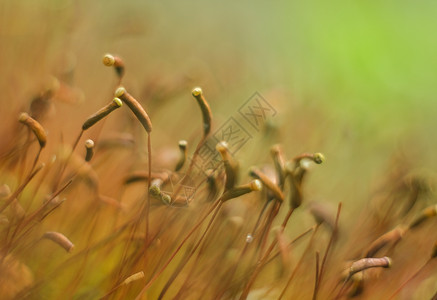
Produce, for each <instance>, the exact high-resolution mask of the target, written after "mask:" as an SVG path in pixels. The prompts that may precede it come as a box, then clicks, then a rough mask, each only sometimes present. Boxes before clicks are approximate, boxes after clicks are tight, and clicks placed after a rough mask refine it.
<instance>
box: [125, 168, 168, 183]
mask: <svg viewBox="0 0 437 300" xmlns="http://www.w3.org/2000/svg"><path fill="white" fill-rule="evenodd" d="M151 175H152V179H155V178H160V179H161V180H163V181H164V182H166V181H168V180H169V175H168V174H167V173H166V172H152V174H151ZM148 179H149V172H147V171H134V172H132V173H131V174H129V175H127V176H126V177H125V179H124V181H123V182H124V184H131V183H135V182H138V181H146V180H148Z"/></svg>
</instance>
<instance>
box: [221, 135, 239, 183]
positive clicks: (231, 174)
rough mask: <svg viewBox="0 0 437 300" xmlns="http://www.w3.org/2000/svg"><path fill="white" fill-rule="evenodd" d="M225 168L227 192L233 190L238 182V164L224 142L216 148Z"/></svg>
mask: <svg viewBox="0 0 437 300" xmlns="http://www.w3.org/2000/svg"><path fill="white" fill-rule="evenodd" d="M216 149H217V151H218V152H219V153H220V156H221V157H222V160H223V164H224V166H225V173H226V181H225V190H229V189H232V188H233V187H234V186H235V184H236V183H237V181H238V169H239V164H238V162H237V161H236V160H235V159H234V158H233V157H232V156H231V155H230V154H229V149H228V144H227V143H226V142H224V141H222V142H219V143H218V144H217V146H216Z"/></svg>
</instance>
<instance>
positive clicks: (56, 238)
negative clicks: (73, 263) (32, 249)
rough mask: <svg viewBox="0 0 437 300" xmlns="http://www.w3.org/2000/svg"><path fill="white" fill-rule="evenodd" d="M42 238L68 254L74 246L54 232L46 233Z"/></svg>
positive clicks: (63, 236)
mask: <svg viewBox="0 0 437 300" xmlns="http://www.w3.org/2000/svg"><path fill="white" fill-rule="evenodd" d="M43 238H46V239H49V240H51V241H53V242H55V243H56V244H58V245H59V246H61V247H62V248H64V249H65V251H67V252H70V251H71V250H72V249H73V248H74V244H73V243H72V242H71V241H70V240H69V239H68V238H67V237H66V236H65V235H63V234H62V233H59V232H55V231H47V232H46V233H44V235H43Z"/></svg>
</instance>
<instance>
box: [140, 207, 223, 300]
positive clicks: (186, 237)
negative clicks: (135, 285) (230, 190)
mask: <svg viewBox="0 0 437 300" xmlns="http://www.w3.org/2000/svg"><path fill="white" fill-rule="evenodd" d="M220 202H221V200H220V199H218V200H217V201H216V202H215V203H214V204H213V205H212V206H211V208H210V209H209V210H208V212H207V213H206V214H205V215H204V216H203V217H202V218H201V219H200V220H199V222H198V223H197V224H196V225H195V226H194V227H193V228H192V229H191V230H190V232H189V233H188V234H187V235H186V236H185V238H184V239H183V240H182V241H181V243H180V244H179V246H178V247H177V248H176V250H175V251H174V252H173V254H172V255H171V256H170V257H169V259H168V260H167V261H166V262H165V264H164V265H163V266H162V267H161V269H160V270H159V271H158V272H157V273H156V274H155V275H154V276H153V277H152V278H151V279H150V280H149V281H148V282H147V283H146V285H145V286H144V287H143V289H142V290H141V291H140V293H139V294H138V295H137V297H136V298H135V300H139V299H141V297H142V296H143V294H144V293H145V292H146V291H147V290H148V288H149V287H150V286H151V285H152V284H153V283H154V282H155V280H156V279H158V277H159V276H160V275H161V274H162V272H164V270H165V269H166V268H167V266H168V265H169V264H170V263H171V262H172V260H173V258H174V257H175V256H176V254H178V252H179V251H180V250H181V248H182V246H183V245H184V244H185V242H186V241H187V240H188V239H189V238H190V237H191V235H192V234H193V233H194V232H195V231H196V230H197V229H198V228H199V227H200V225H202V223H203V222H204V221H205V219H206V218H207V217H208V216H209V215H210V214H211V213H212V212H213V211H214V209H215V208H216V207H217V206H218V205H219V204H220Z"/></svg>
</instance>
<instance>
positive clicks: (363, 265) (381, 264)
mask: <svg viewBox="0 0 437 300" xmlns="http://www.w3.org/2000/svg"><path fill="white" fill-rule="evenodd" d="M391 264H392V262H391V259H390V258H389V257H387V256H384V257H381V258H362V259H360V260H357V261H354V262H353V263H352V266H351V267H350V268H349V277H351V276H352V275H354V274H355V273H358V272H361V271H363V270H366V269H369V268H390V267H391Z"/></svg>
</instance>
